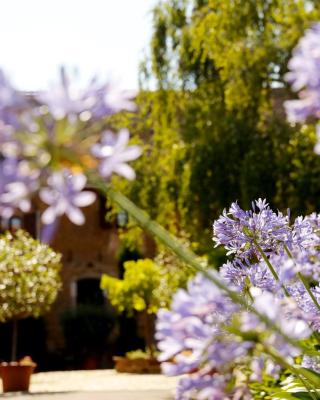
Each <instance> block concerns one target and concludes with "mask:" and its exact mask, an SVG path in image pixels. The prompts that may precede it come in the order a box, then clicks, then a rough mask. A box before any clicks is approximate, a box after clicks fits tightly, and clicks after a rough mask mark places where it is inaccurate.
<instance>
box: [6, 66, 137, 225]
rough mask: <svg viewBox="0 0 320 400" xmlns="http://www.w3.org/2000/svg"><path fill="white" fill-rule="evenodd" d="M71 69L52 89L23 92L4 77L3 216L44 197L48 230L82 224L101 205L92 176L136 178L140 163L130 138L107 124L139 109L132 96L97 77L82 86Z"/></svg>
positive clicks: (43, 219) (125, 131)
mask: <svg viewBox="0 0 320 400" xmlns="http://www.w3.org/2000/svg"><path fill="white" fill-rule="evenodd" d="M71 78H74V77H71V76H69V75H68V74H67V72H66V71H65V69H64V68H62V69H61V74H60V82H58V83H57V84H56V85H54V86H53V87H52V88H51V89H50V90H48V91H43V92H39V93H32V94H30V93H23V92H20V91H18V90H16V89H15V88H14V87H13V86H12V85H11V83H10V82H9V80H8V79H7V78H6V76H5V75H4V73H3V72H1V73H0V216H1V217H4V218H10V217H11V216H12V215H13V213H14V212H15V211H16V210H20V211H22V212H27V211H29V210H30V209H31V207H32V204H33V198H34V197H35V196H39V197H40V199H41V201H42V202H43V203H45V204H46V205H47V206H48V208H47V209H46V210H45V211H44V213H43V215H42V222H43V223H44V224H52V223H53V222H54V221H55V220H56V219H57V218H59V217H60V216H62V215H66V216H67V217H68V218H69V219H70V220H71V221H72V222H73V223H75V224H78V225H80V224H83V223H84V214H83V213H82V211H81V208H82V207H85V206H88V205H90V204H91V203H92V202H94V200H95V195H94V193H93V192H92V191H88V190H85V189H86V188H87V186H88V185H89V182H87V177H86V171H94V173H95V174H96V175H97V176H100V177H101V178H103V179H105V180H106V179H109V178H110V177H111V175H112V174H113V173H116V174H119V175H121V176H123V177H125V178H127V179H134V177H135V173H134V170H133V169H132V168H131V167H130V166H129V165H128V164H127V163H128V162H130V161H132V160H135V159H136V158H138V157H139V156H140V153H141V150H140V147H138V146H130V145H129V144H128V142H129V132H128V131H127V130H124V129H123V130H120V131H119V133H117V132H111V130H110V126H109V124H108V117H109V116H111V115H112V114H114V113H116V112H118V111H120V110H124V109H125V110H129V111H133V110H134V104H133V102H132V99H131V97H130V94H129V93H126V92H121V91H117V89H116V87H114V86H112V85H111V84H110V83H100V82H99V81H98V80H97V79H96V78H94V79H92V80H91V81H90V82H89V83H88V85H87V86H84V87H79V86H78V85H77V82H76V80H75V79H71Z"/></svg>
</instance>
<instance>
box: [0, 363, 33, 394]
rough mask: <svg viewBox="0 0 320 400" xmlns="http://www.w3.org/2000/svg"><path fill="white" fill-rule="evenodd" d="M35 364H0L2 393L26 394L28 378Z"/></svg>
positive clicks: (28, 383)
mask: <svg viewBox="0 0 320 400" xmlns="http://www.w3.org/2000/svg"><path fill="white" fill-rule="evenodd" d="M35 367H36V364H30V365H20V364H19V363H1V364H0V376H1V379H2V385H3V392H26V391H28V390H29V386H30V377H31V375H32V373H33V371H34V369H35Z"/></svg>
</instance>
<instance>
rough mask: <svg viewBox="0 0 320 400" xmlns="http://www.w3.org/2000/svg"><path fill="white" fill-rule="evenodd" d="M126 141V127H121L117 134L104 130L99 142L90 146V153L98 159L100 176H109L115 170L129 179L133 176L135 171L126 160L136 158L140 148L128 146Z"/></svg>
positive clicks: (127, 132) (127, 138)
mask: <svg viewBox="0 0 320 400" xmlns="http://www.w3.org/2000/svg"><path fill="white" fill-rule="evenodd" d="M128 141H129V131H128V130H127V129H121V130H120V131H119V132H118V133H117V134H114V133H113V132H111V131H106V132H104V133H103V134H102V137H101V143H96V144H95V145H93V146H92V149H91V152H92V154H93V155H94V156H95V157H97V158H98V159H99V160H100V165H99V171H100V174H101V176H103V177H105V178H109V177H110V176H111V175H112V173H114V172H115V173H116V174H118V175H121V176H123V177H125V178H126V179H129V180H132V179H134V178H135V172H134V170H133V169H132V168H131V167H130V165H128V164H127V162H128V161H133V160H135V159H137V158H138V157H139V156H140V154H141V148H140V147H139V146H128Z"/></svg>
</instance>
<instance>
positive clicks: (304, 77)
mask: <svg viewBox="0 0 320 400" xmlns="http://www.w3.org/2000/svg"><path fill="white" fill-rule="evenodd" d="M288 68H289V72H288V73H287V74H286V79H287V81H288V82H290V83H291V85H292V89H293V90H294V91H297V92H299V100H291V101H287V102H285V108H286V110H287V115H288V119H289V121H291V122H303V121H305V120H306V118H307V117H309V116H315V117H320V72H319V71H320V23H315V24H313V25H312V26H311V28H310V29H308V30H307V31H306V33H305V35H304V36H303V37H302V38H301V39H300V41H299V43H298V45H297V47H296V48H295V49H294V51H293V57H292V58H291V60H290V61H289V64H288Z"/></svg>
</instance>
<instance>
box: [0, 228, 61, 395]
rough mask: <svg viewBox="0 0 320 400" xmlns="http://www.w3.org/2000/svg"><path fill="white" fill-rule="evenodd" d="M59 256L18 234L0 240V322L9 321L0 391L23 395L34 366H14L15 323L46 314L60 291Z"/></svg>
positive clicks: (22, 363) (0, 369) (27, 361)
mask: <svg viewBox="0 0 320 400" xmlns="http://www.w3.org/2000/svg"><path fill="white" fill-rule="evenodd" d="M60 259H61V256H60V254H58V253H56V252H54V251H53V250H52V249H51V248H50V247H49V246H47V245H45V244H42V243H40V242H39V241H38V240H35V239H33V238H32V237H31V236H30V235H29V234H27V233H26V232H24V231H22V230H20V231H18V232H16V233H15V234H11V233H9V232H7V233H5V234H3V235H1V236H0V321H1V322H7V321H12V326H13V331H12V350H11V362H9V363H1V364H0V375H1V378H2V381H3V391H4V392H11V391H27V390H28V389H29V383H30V376H31V374H32V372H33V370H34V368H35V367H36V364H35V363H34V362H33V361H32V360H31V359H30V358H29V357H25V358H23V359H22V360H20V361H19V362H17V344H18V343H17V342H18V321H19V320H20V319H22V318H26V317H39V316H41V315H42V314H43V313H45V312H46V311H48V310H49V308H50V306H51V304H52V303H53V302H54V300H55V299H56V296H57V293H58V290H59V289H60V287H61V279H60V269H61V264H60Z"/></svg>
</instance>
